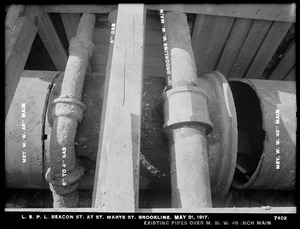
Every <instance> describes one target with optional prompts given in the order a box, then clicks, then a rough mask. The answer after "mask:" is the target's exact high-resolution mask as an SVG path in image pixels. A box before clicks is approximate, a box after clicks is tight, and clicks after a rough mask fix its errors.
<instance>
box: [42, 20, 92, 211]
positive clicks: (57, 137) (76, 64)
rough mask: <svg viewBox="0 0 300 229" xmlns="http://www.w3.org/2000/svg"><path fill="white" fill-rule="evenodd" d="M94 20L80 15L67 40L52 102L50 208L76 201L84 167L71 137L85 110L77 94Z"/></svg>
mask: <svg viewBox="0 0 300 229" xmlns="http://www.w3.org/2000/svg"><path fill="white" fill-rule="evenodd" d="M95 19H96V16H95V15H94V14H83V15H82V17H81V20H80V23H79V25H78V28H77V33H76V37H74V38H72V39H71V41H70V47H69V53H70V55H69V58H68V62H67V66H66V70H65V75H64V79H63V83H62V87H61V95H60V97H59V98H57V99H56V100H54V102H53V104H54V106H53V109H52V116H53V119H54V121H53V127H52V131H51V139H50V168H49V169H48V171H47V173H46V179H47V180H48V182H49V185H50V189H51V191H52V194H53V207H54V208H63V207H76V206H77V203H78V191H77V187H78V185H79V182H78V181H79V179H80V178H81V176H82V175H83V171H84V168H83V167H82V166H80V165H79V164H78V163H77V161H76V155H75V149H74V140H75V135H76V131H77V125H78V122H80V121H81V120H82V118H83V112H84V110H85V105H84V104H83V103H82V102H81V95H82V89H83V83H84V79H85V74H86V69H87V65H88V61H89V58H91V56H92V53H93V50H94V45H93V42H92V37H93V30H94V26H95Z"/></svg>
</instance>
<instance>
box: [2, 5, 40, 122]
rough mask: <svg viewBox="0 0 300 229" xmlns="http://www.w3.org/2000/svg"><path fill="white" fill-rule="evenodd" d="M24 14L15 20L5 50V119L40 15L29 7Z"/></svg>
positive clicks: (36, 8)
mask: <svg viewBox="0 0 300 229" xmlns="http://www.w3.org/2000/svg"><path fill="white" fill-rule="evenodd" d="M26 12H30V15H29V14H27V13H24V15H25V16H24V17H19V18H18V19H17V21H16V25H15V27H14V29H13V31H12V33H11V36H10V39H9V42H8V44H7V47H6V49H5V117H6V115H7V112H8V110H9V107H10V104H11V101H12V99H13V96H14V93H15V90H16V88H17V86H18V83H19V80H20V77H21V75H22V72H23V70H24V66H25V64H26V61H27V58H28V55H29V52H30V49H31V46H32V43H33V41H34V38H35V36H36V33H37V29H38V25H37V23H38V21H39V20H40V18H41V14H42V11H41V8H40V7H31V8H30V9H28V10H27V11H26ZM27 15H28V16H27Z"/></svg>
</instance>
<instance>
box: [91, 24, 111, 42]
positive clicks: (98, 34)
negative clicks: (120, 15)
mask: <svg viewBox="0 0 300 229" xmlns="http://www.w3.org/2000/svg"><path fill="white" fill-rule="evenodd" d="M109 39H110V28H97V27H95V29H94V35H93V42H94V43H96V42H98V43H100V42H105V43H107V44H108V43H109Z"/></svg>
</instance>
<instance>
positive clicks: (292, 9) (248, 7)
mask: <svg viewBox="0 0 300 229" xmlns="http://www.w3.org/2000/svg"><path fill="white" fill-rule="evenodd" d="M43 8H44V10H45V12H47V13H54V12H55V13H108V12H110V11H111V10H112V9H114V8H116V5H47V6H43ZM146 8H147V9H149V10H160V9H163V10H164V11H178V12H183V13H191V14H205V15H214V16H228V17H241V18H249V19H260V20H271V21H288V22H295V21H296V4H149V5H147V6H146Z"/></svg>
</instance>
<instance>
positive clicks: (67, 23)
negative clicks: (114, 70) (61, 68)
mask: <svg viewBox="0 0 300 229" xmlns="http://www.w3.org/2000/svg"><path fill="white" fill-rule="evenodd" d="M80 18H81V15H80V14H79V13H74V14H70V13H62V14H61V19H62V22H63V24H64V28H65V31H66V35H67V38H68V41H69V43H70V40H71V39H72V38H73V37H76V31H77V27H78V25H79V22H80ZM86 72H87V73H91V72H93V71H92V66H91V61H90V60H89V62H88V66H87V69H86Z"/></svg>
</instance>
